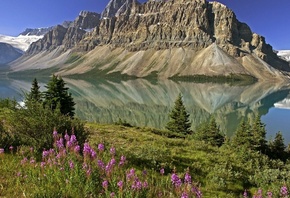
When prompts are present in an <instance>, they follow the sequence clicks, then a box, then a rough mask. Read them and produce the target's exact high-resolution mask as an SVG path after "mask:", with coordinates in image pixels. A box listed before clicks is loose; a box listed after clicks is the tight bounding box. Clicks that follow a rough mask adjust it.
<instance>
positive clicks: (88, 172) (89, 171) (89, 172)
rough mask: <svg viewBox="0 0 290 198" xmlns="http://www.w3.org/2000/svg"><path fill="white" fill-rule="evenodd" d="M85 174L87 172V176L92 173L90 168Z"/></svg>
mask: <svg viewBox="0 0 290 198" xmlns="http://www.w3.org/2000/svg"><path fill="white" fill-rule="evenodd" d="M86 174H87V176H90V175H91V174H92V169H91V168H89V169H88V170H87V171H86Z"/></svg>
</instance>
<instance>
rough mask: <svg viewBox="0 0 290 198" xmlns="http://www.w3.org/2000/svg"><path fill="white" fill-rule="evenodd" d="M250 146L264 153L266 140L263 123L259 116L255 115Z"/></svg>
mask: <svg viewBox="0 0 290 198" xmlns="http://www.w3.org/2000/svg"><path fill="white" fill-rule="evenodd" d="M252 134H253V140H252V146H253V147H254V149H255V150H258V151H261V152H262V153H266V149H267V141H266V129H265V124H264V123H262V121H261V116H259V115H258V116H256V117H255V120H254V123H253V125H252Z"/></svg>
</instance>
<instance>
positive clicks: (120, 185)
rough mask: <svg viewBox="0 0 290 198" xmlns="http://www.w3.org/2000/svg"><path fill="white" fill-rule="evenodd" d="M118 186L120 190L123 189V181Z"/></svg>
mask: <svg viewBox="0 0 290 198" xmlns="http://www.w3.org/2000/svg"><path fill="white" fill-rule="evenodd" d="M117 186H118V187H119V188H123V181H122V180H120V181H119V182H118V183H117Z"/></svg>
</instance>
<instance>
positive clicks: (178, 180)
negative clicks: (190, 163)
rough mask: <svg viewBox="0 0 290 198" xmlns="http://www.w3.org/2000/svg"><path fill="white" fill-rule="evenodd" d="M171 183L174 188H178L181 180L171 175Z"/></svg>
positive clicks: (175, 175)
mask: <svg viewBox="0 0 290 198" xmlns="http://www.w3.org/2000/svg"><path fill="white" fill-rule="evenodd" d="M171 182H172V184H173V185H174V186H175V187H180V186H181V184H182V182H181V179H180V178H179V177H178V175H177V174H176V173H173V174H172V175H171Z"/></svg>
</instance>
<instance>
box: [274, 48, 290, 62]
mask: <svg viewBox="0 0 290 198" xmlns="http://www.w3.org/2000/svg"><path fill="white" fill-rule="evenodd" d="M277 55H278V56H279V57H281V58H283V59H284V60H286V61H288V62H290V50H279V51H278V53H277Z"/></svg>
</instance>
